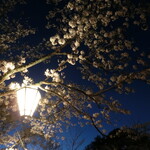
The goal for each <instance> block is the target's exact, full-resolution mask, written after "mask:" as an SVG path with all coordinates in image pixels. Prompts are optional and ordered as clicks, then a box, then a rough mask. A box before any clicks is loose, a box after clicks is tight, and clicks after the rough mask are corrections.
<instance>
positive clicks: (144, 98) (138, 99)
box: [11, 0, 150, 150]
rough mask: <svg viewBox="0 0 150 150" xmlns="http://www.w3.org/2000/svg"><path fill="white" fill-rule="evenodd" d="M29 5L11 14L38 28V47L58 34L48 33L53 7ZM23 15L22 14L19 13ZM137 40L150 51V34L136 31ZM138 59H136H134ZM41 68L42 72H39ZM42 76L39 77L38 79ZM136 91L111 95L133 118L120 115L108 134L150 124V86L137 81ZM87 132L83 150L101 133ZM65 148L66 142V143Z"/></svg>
mask: <svg viewBox="0 0 150 150" xmlns="http://www.w3.org/2000/svg"><path fill="white" fill-rule="evenodd" d="M28 2H29V4H27V5H23V6H18V7H17V8H16V9H15V11H14V14H11V15H12V16H13V17H14V16H15V17H22V18H27V20H28V22H29V24H30V25H31V27H33V28H37V34H36V35H33V36H32V39H31V40H30V41H28V40H27V41H26V42H30V43H31V44H36V43H38V42H39V41H41V40H42V38H43V37H44V38H46V39H49V37H50V36H51V35H53V34H54V32H53V31H50V30H47V29H45V25H46V18H45V16H46V15H47V12H48V10H49V9H51V8H52V7H53V6H51V5H45V4H44V3H43V0H28ZM20 11H22V13H18V12H20ZM131 34H133V35H134V37H135V38H136V40H137V44H138V45H139V47H140V48H141V49H142V50H143V51H147V52H149V51H150V45H149V43H150V40H149V39H150V31H146V32H145V33H144V35H143V33H141V34H140V33H139V32H138V33H137V31H136V29H135V30H133V31H132V32H131ZM133 57H134V56H133ZM39 67H40V68H42V69H41V71H39ZM46 67H47V66H44V65H43V64H40V65H37V66H35V67H33V68H32V69H31V76H32V77H34V79H35V80H37V81H38V80H40V78H41V77H42V74H43V71H44V70H46ZM52 67H55V64H52ZM37 73H38V76H37ZM78 75H79V74H78V73H76V78H75V79H73V80H75V81H76V82H77V83H78V82H80V80H79V79H78ZM68 80H72V76H69V73H68ZM132 86H133V87H135V89H136V92H135V93H131V94H129V95H125V94H123V95H121V94H120V95H119V94H116V95H115V94H114V93H113V92H112V93H111V92H110V93H108V94H113V95H114V96H115V97H116V98H118V99H119V100H120V101H121V103H122V107H124V108H126V109H129V110H130V111H131V115H120V114H113V116H112V117H113V119H115V120H118V121H117V122H116V124H115V125H106V127H105V128H106V130H107V133H108V132H109V131H111V130H113V129H114V128H117V127H121V126H122V125H127V126H132V125H134V124H136V123H144V122H149V121H150V85H147V84H145V83H144V82H141V81H137V82H135V83H134V84H133V85H132ZM78 129H79V127H75V129H74V128H72V129H71V130H74V131H76V130H78ZM79 130H82V131H83V134H82V137H81V138H85V143H84V144H83V146H82V147H81V149H79V150H83V148H84V147H85V146H86V145H87V144H89V143H90V142H91V141H92V140H93V139H94V137H96V136H97V135H98V132H97V131H96V129H95V128H93V127H90V126H86V127H85V128H82V129H79ZM64 135H66V138H67V137H69V136H68V135H69V133H64ZM63 143H64V144H63V145H64V147H65V142H63Z"/></svg>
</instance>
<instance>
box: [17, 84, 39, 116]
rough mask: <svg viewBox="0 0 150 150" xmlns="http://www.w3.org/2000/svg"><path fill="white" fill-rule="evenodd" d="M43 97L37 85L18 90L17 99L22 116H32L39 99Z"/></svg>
mask: <svg viewBox="0 0 150 150" xmlns="http://www.w3.org/2000/svg"><path fill="white" fill-rule="evenodd" d="M40 99H41V94H40V92H39V91H38V88H37V87H35V86H31V87H29V86H27V87H23V88H21V89H20V90H18V91H17V101H18V107H19V111H20V116H31V117H32V115H33V113H34V111H35V109H36V107H37V105H38V103H39V100H40Z"/></svg>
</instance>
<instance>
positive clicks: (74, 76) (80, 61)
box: [0, 0, 150, 146]
mask: <svg viewBox="0 0 150 150" xmlns="http://www.w3.org/2000/svg"><path fill="white" fill-rule="evenodd" d="M24 3H25V2H24V0H22V1H20V0H7V1H6V0H2V1H1V4H0V33H1V34H0V54H1V55H0V59H1V60H0V120H1V121H0V130H1V131H0V139H1V140H0V144H1V145H6V146H8V145H12V144H13V143H14V141H15V140H14V139H13V138H12V136H11V133H12V131H13V130H14V128H18V127H20V124H22V123H23V124H25V125H26V126H27V127H29V129H30V132H31V133H33V134H37V135H41V136H44V137H45V138H46V139H49V138H52V137H54V135H55V133H56V132H58V131H59V132H62V125H69V126H70V125H74V123H72V122H71V120H72V118H78V119H77V120H78V121H77V123H78V124H79V125H81V126H83V125H85V124H91V125H93V126H94V127H95V128H96V129H97V131H98V132H99V133H101V134H102V135H104V134H103V133H102V132H101V127H102V126H103V123H104V122H106V123H110V122H111V121H112V119H111V113H112V112H117V113H123V114H128V113H129V111H127V110H125V109H123V108H122V107H121V104H120V103H119V101H118V100H116V99H115V98H114V97H112V96H108V95H107V93H108V92H109V91H113V92H117V93H130V92H133V91H134V90H133V89H131V88H130V84H131V83H133V82H134V81H136V80H142V81H144V82H146V83H149V81H150V80H149V77H150V76H149V74H150V67H149V59H150V55H149V53H148V52H143V51H142V49H140V48H138V47H137V46H136V44H137V43H136V38H135V39H133V38H134V36H133V38H131V37H132V35H133V32H132V29H135V31H137V32H136V33H142V34H144V32H146V31H147V30H148V23H147V14H148V9H147V8H146V7H145V6H143V4H141V3H135V4H134V3H133V2H131V1H129V0H124V1H121V0H113V1H112V0H97V1H93V0H87V1H81V0H75V1H73V0H70V1H68V2H65V3H64V2H63V1H61V0H57V1H50V0H47V5H48V6H49V9H50V10H49V12H48V15H47V16H46V19H47V25H46V28H47V30H46V29H43V30H46V31H51V33H50V34H49V35H47V36H49V37H50V38H49V39H47V38H46V37H42V38H43V40H41V41H40V42H38V41H37V42H33V43H32V40H34V38H35V39H37V37H38V34H37V32H38V31H36V29H35V28H32V23H31V24H28V25H26V21H23V20H22V19H20V18H19V19H18V15H19V13H17V12H16V10H17V8H18V7H20V8H22V4H24ZM26 5H29V4H26ZM18 10H20V9H18ZM43 10H44V9H43ZM42 25H43V24H42V23H41V24H40V25H37V27H36V28H40V27H41V26H42ZM47 33H48V32H47ZM136 36H137V35H136ZM133 56H134V57H133ZM37 68H38V70H37ZM35 69H36V72H37V71H38V73H37V74H36V77H35V79H34V75H33V72H34V71H35ZM42 72H43V73H42ZM40 74H42V75H40ZM38 75H39V76H38ZM21 82H22V83H23V84H21ZM26 85H28V86H31V85H35V86H37V87H38V88H39V89H40V90H41V92H42V95H43V96H42V99H41V101H40V103H39V107H38V109H37V112H36V113H35V115H34V117H33V118H27V119H23V120H20V117H19V116H18V107H17V102H16V91H17V90H18V89H20V88H21V87H22V86H26Z"/></svg>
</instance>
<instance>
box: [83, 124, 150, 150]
mask: <svg viewBox="0 0 150 150" xmlns="http://www.w3.org/2000/svg"><path fill="white" fill-rule="evenodd" d="M139 129H142V128H127V127H123V128H121V129H119V128H117V129H114V130H113V131H111V132H110V133H109V134H108V135H107V137H103V138H102V137H100V136H97V137H96V138H95V139H94V141H93V142H92V143H91V144H89V145H88V146H87V147H86V148H85V150H96V149H103V150H120V149H123V150H131V149H136V150H143V149H145V150H149V149H150V134H149V132H148V131H146V132H139Z"/></svg>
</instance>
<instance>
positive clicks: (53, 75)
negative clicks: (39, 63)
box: [45, 69, 61, 82]
mask: <svg viewBox="0 0 150 150" xmlns="http://www.w3.org/2000/svg"><path fill="white" fill-rule="evenodd" d="M45 76H46V77H51V78H52V81H54V82H61V79H60V75H59V73H58V72H56V71H55V70H54V69H50V70H49V69H46V71H45Z"/></svg>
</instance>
